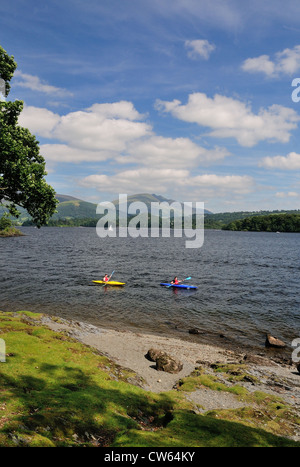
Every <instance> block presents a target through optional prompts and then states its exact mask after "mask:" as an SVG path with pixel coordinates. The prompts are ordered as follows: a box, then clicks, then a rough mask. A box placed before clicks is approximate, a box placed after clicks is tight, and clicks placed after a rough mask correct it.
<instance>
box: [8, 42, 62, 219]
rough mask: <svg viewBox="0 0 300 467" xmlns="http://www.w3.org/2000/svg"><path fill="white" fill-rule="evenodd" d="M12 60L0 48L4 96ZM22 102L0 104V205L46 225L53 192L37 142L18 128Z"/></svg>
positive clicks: (52, 203) (13, 67)
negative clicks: (19, 211)
mask: <svg viewBox="0 0 300 467" xmlns="http://www.w3.org/2000/svg"><path fill="white" fill-rule="evenodd" d="M16 66H17V65H16V63H15V61H14V59H13V57H9V56H8V54H7V53H6V52H5V50H4V49H3V48H2V47H1V46H0V77H1V78H2V79H3V80H4V81H5V85H6V94H8V92H9V89H10V85H9V81H10V80H11V78H12V76H13V73H14V71H15V69H16ZM22 109H23V102H22V101H15V102H6V101H0V200H1V201H0V203H2V204H6V205H7V206H8V208H9V211H10V213H11V214H13V215H14V216H16V217H18V210H17V206H22V207H23V208H25V209H26V210H27V211H28V213H29V214H30V215H31V216H32V218H33V221H34V223H35V224H36V225H37V226H41V225H43V224H46V223H47V221H48V219H49V218H50V217H51V216H52V214H53V213H54V212H55V209H56V205H57V200H56V198H55V191H54V189H53V188H52V187H51V186H50V185H48V184H47V183H46V181H45V178H44V177H45V175H47V173H46V171H45V160H44V158H43V156H42V155H41V154H40V152H39V151H40V150H39V143H38V141H37V140H36V138H35V136H33V135H32V134H31V133H30V131H29V130H28V129H26V128H22V127H20V126H19V125H18V118H19V115H20V113H21V112H22Z"/></svg>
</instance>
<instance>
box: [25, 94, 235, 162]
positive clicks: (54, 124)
mask: <svg viewBox="0 0 300 467" xmlns="http://www.w3.org/2000/svg"><path fill="white" fill-rule="evenodd" d="M144 117H145V116H144V115H142V114H140V113H139V112H138V111H137V110H136V109H135V108H134V106H133V105H132V103H131V102H125V101H120V102H116V103H112V104H94V105H93V106H91V107H90V108H88V109H86V110H84V111H77V112H70V113H68V114H66V115H63V116H60V115H58V114H56V113H54V112H51V111H49V110H47V109H40V108H36V107H28V106H25V108H24V111H23V112H22V114H21V116H20V118H19V123H20V125H22V126H25V127H27V128H29V129H30V130H31V131H32V132H33V133H34V134H37V135H39V136H42V137H45V138H48V139H52V140H55V142H53V143H52V144H50V143H47V144H43V145H42V146H41V152H42V154H43V155H44V157H45V158H46V160H47V161H55V162H75V163H77V162H83V161H86V162H88V161H92V162H95V161H104V160H108V159H113V160H115V161H117V162H119V163H122V164H128V163H135V164H142V165H144V166H147V165H148V166H151V165H156V166H159V167H166V168H168V167H169V166H170V164H171V165H172V166H173V167H176V168H184V167H194V166H197V165H198V164H199V163H203V164H210V163H214V162H216V161H219V160H222V159H224V158H225V157H227V156H229V155H230V153H229V152H228V151H227V150H226V149H225V148H222V147H215V148H213V149H207V148H203V147H201V146H199V145H197V144H196V143H194V142H193V141H192V140H190V139H189V138H167V137H163V136H158V135H155V134H154V133H153V131H152V127H151V125H149V124H148V123H146V122H143V121H140V120H142V119H143V118H144Z"/></svg>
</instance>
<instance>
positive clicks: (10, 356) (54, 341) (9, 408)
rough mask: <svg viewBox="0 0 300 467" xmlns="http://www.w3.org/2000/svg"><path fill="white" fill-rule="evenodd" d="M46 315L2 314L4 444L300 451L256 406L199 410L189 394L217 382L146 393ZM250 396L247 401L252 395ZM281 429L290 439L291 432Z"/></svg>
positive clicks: (0, 418)
mask: <svg viewBox="0 0 300 467" xmlns="http://www.w3.org/2000/svg"><path fill="white" fill-rule="evenodd" d="M40 318H41V315H38V314H32V313H28V312H20V313H4V312H0V338H1V339H3V340H4V342H5V345H6V362H2V363H1V362H0V446H2V447H3V446H32V447H33V446H110V447H116V446H122V447H124V446H135V447H139V446H150V447H152V446H153V447H155V446H156V447H164V446H167V447H170V446H174V447H197V446H297V447H299V446H300V443H296V442H293V441H291V440H289V439H287V438H285V437H281V436H278V435H277V434H275V433H276V430H277V429H278V423H279V422H278V420H276V423H277V425H276V427H274V426H272V425H271V424H269V425H268V424H264V425H262V423H261V420H260V421H259V422H257V423H256V422H255V420H256V419H257V413H256V414H255V416H254V415H253V416H252V414H251V413H250V412H251V410H250V409H249V410H248V412H247V413H245V411H246V409H245V410H244V412H243V413H241V410H240V409H239V410H237V411H226V410H225V411H219V412H217V411H214V412H211V413H203V414H200V413H196V412H195V410H194V406H193V405H192V404H191V403H190V402H188V400H187V398H186V397H185V393H186V392H188V391H191V390H192V388H194V387H195V386H197V385H200V386H206V387H209V386H210V385H212V384H213V385H215V386H216V385H217V382H216V380H215V378H213V379H212V378H207V377H205V375H204V374H203V373H202V372H201V371H200V372H199V371H198V372H197V371H196V373H193V374H192V375H191V376H190V377H189V378H186V379H184V380H182V381H181V382H180V384H179V385H178V390H173V391H170V392H166V393H161V394H154V393H151V392H146V391H144V390H143V389H142V388H141V387H139V386H138V385H137V384H138V378H137V376H136V375H135V374H134V373H133V372H132V371H130V370H128V369H124V368H121V367H120V366H118V365H116V364H115V363H113V362H112V361H111V360H109V359H108V358H107V357H105V356H103V355H100V354H99V353H98V352H97V351H96V350H94V349H93V348H91V347H88V346H84V345H82V344H80V343H79V342H77V341H75V340H73V339H70V338H69V337H68V336H66V335H64V334H63V333H56V332H53V331H51V330H49V329H47V328H46V327H44V326H43V325H42V324H41V321H40ZM221 370H222V371H223V372H224V373H225V369H224V368H222V369H221ZM218 371H220V369H219V368H218ZM132 383H135V384H132ZM223 389H224V388H222V387H221V386H220V385H219V387H218V390H220V391H221V390H223ZM224 390H227V389H226V388H225V389H224ZM236 391H238V385H237V386H236ZM242 397H244V398H245V401H246V402H247V394H245V391H243V394H242ZM257 399H258V396H257ZM256 403H257V404H259V403H260V404H261V412H262V413H263V414H264V418H265V419H266V418H267V417H269V418H270V419H272V420H274V413H275V412H276V415H277V418H280V417H281V420H285V419H286V418H287V417H291V414H290V411H289V407H286V405H284V404H283V403H281V402H279V401H278V400H275V399H274V400H272V401H270V400H269V401H268V405H266V398H265V397H263V396H260V400H257V401H256ZM279 408H280V410H279ZM274 423H275V422H274ZM262 426H264V427H266V429H263V428H262ZM280 426H281V429H282V431H281V434H283V433H284V434H285V435H286V436H287V435H288V434H289V433H288V428H287V429H286V431H284V430H285V428H284V424H283V423H282V424H281V425H280Z"/></svg>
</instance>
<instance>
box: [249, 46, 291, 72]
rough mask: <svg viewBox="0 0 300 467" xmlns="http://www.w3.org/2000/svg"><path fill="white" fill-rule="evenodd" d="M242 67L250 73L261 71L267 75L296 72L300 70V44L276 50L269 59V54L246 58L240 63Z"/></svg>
mask: <svg viewBox="0 0 300 467" xmlns="http://www.w3.org/2000/svg"><path fill="white" fill-rule="evenodd" d="M242 69H243V70H244V71H248V72H250V73H257V72H261V73H264V74H265V75H267V76H269V77H275V76H278V75H279V74H280V73H282V74H288V75H291V74H293V73H296V72H297V71H299V70H300V45H296V46H295V47H294V48H293V49H288V48H287V49H284V50H282V51H281V52H277V53H276V54H275V57H274V60H271V59H270V56H269V55H260V56H259V57H254V58H247V59H246V60H245V61H244V62H243V64H242Z"/></svg>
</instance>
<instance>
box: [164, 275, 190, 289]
mask: <svg viewBox="0 0 300 467" xmlns="http://www.w3.org/2000/svg"><path fill="white" fill-rule="evenodd" d="M190 279H191V277H186V278H185V279H183V280H182V281H178V282H184V281H189V280H190ZM172 285H174V284H170V285H167V287H172Z"/></svg>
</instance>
